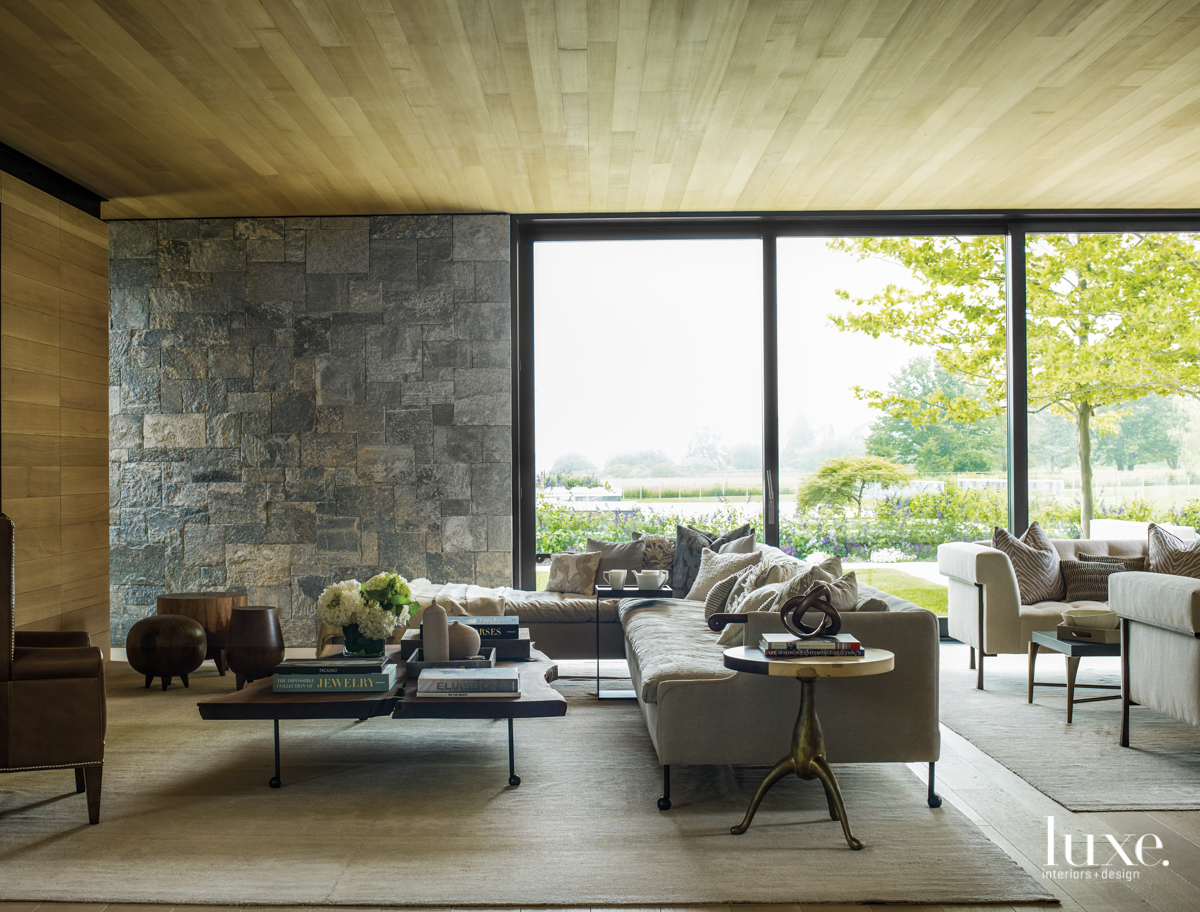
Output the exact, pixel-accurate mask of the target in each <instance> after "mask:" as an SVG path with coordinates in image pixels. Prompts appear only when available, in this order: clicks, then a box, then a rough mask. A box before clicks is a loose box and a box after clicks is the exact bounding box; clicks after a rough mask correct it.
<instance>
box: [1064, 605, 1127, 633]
mask: <svg viewBox="0 0 1200 912" xmlns="http://www.w3.org/2000/svg"><path fill="white" fill-rule="evenodd" d="M1063 621H1064V622H1065V623H1066V624H1067V626H1069V627H1090V628H1091V629H1092V630H1116V629H1117V624H1118V623H1120V621H1119V619H1118V618H1117V613H1116V612H1115V611H1109V610H1108V609H1106V608H1068V609H1067V610H1066V611H1064V612H1063Z"/></svg>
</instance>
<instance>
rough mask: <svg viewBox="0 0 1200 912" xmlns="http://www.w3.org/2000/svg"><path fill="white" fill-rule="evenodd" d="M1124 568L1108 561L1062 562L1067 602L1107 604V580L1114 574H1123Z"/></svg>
mask: <svg viewBox="0 0 1200 912" xmlns="http://www.w3.org/2000/svg"><path fill="white" fill-rule="evenodd" d="M1081 556H1082V555H1081ZM1124 572H1125V567H1123V566H1122V565H1121V564H1119V563H1112V562H1109V561H1095V560H1093V561H1074V560H1064V561H1063V562H1062V575H1063V582H1065V583H1066V584H1067V594H1066V595H1064V596H1063V600H1064V601H1068V602H1107V601H1108V578H1109V577H1110V576H1112V575H1113V574H1114V573H1124Z"/></svg>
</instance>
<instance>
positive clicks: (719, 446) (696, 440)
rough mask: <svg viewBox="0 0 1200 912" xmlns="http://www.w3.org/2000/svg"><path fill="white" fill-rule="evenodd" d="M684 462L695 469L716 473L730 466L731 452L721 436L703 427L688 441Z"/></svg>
mask: <svg viewBox="0 0 1200 912" xmlns="http://www.w3.org/2000/svg"><path fill="white" fill-rule="evenodd" d="M684 461H685V462H686V463H688V465H689V466H691V467H692V468H693V469H698V470H701V471H715V470H718V469H723V468H725V467H726V466H728V465H729V450H728V448H727V447H726V446H725V444H724V443H722V441H721V435H720V434H718V433H717V432H716V431H714V430H713V429H712V428H710V427H707V426H706V427H702V428H700V430H698V431H696V433H695V434H693V435H692V439H691V440H690V441H688V448H687V456H685V457H684Z"/></svg>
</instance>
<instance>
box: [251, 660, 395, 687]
mask: <svg viewBox="0 0 1200 912" xmlns="http://www.w3.org/2000/svg"><path fill="white" fill-rule="evenodd" d="M395 686H396V666H395V665H386V666H384V668H383V670H382V671H381V672H378V673H375V674H371V673H369V672H365V673H356V672H347V673H337V674H296V673H294V672H293V673H287V674H280V673H276V674H275V675H274V676H272V678H271V690H272V691H273V692H275V693H386V692H387V691H389V690H391V689H392V688H393V687H395Z"/></svg>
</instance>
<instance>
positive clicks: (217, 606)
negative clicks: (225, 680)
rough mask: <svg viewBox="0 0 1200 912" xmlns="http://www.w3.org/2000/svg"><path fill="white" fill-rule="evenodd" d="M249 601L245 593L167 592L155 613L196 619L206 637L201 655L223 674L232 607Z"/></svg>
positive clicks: (160, 600)
mask: <svg viewBox="0 0 1200 912" xmlns="http://www.w3.org/2000/svg"><path fill="white" fill-rule="evenodd" d="M248 604H250V598H249V596H247V595H246V593H244V592H168V593H165V594H163V595H160V596H159V597H158V613H159V614H182V615H183V616H184V617H190V618H194V619H195V620H197V621H199V622H200V626H201V627H203V628H204V635H205V637H207V638H208V650H207V652H205V654H204V658H206V659H212V660H213V662H214V663H215V664H216V666H217V671H218V672H220V674H221V675H222V676H223V675H224V674H225V669H226V667H228V666H227V664H226V662H225V634H226V632H227V631H228V630H229V618H230V615H231V614H232V613H233V609H234V608H242V607H245V606H246V605H248Z"/></svg>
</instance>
